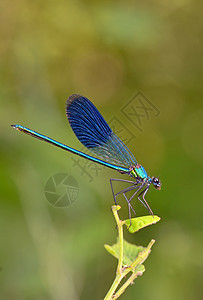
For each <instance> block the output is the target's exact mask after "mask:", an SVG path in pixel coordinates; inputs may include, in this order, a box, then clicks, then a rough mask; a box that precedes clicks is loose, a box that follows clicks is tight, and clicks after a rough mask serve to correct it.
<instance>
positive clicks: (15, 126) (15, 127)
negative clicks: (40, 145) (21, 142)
mask: <svg viewBox="0 0 203 300" xmlns="http://www.w3.org/2000/svg"><path fill="white" fill-rule="evenodd" d="M11 127H13V128H14V129H16V130H19V125H11Z"/></svg>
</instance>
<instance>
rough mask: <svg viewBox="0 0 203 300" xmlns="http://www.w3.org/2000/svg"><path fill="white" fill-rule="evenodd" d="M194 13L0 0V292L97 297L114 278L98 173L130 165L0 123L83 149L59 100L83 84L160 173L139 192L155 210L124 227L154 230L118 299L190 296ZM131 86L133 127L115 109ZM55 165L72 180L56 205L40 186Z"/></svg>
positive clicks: (196, 9)
mask: <svg viewBox="0 0 203 300" xmlns="http://www.w3.org/2000/svg"><path fill="white" fill-rule="evenodd" d="M202 26H203V20H202V10H201V8H200V2H198V1H189V0H179V1H167V0H164V1H157V0H154V1H148V0H145V1H125V2H124V1H117V2H114V1H97V2H94V1H71V0H68V1H63V0H60V1H25V0H19V1H14V2H12V3H9V2H8V1H1V3H0V36H1V38H0V39H1V40H0V66H1V72H0V103H1V105H0V114H1V118H0V128H1V129H0V133H1V135H0V139H1V149H0V151H1V155H0V162H1V168H0V198H1V202H0V232H1V235H0V245H1V246H0V267H1V269H0V294H1V296H0V298H1V299H11V300H12V299H13V300H14V299H15V300H18V299H20V300H23V299H26V300H27V299H42V300H44V299H48V300H55V299H57V300H58V299H61V300H63V299H71V300H77V299H82V300H85V299H103V297H104V295H105V294H106V292H107V291H108V289H109V287H110V285H111V283H112V281H113V279H114V275H115V270H116V263H117V262H116V260H115V259H114V258H113V257H111V256H110V255H109V254H108V253H107V252H106V251H105V249H104V247H103V245H104V244H105V243H109V244H112V243H114V242H115V240H116V233H117V232H116V228H115V222H114V219H113V216H112V213H111V211H110V208H111V205H112V204H113V198H112V195H111V190H110V185H109V179H110V178H111V177H117V178H125V179H128V177H125V176H122V175H120V174H117V173H116V172H114V171H112V170H109V169H105V168H100V167H98V166H97V167H95V166H94V165H88V164H87V163H86V162H84V161H83V160H82V159H80V161H79V163H78V162H77V163H76V162H75V160H74V159H75V157H74V156H73V155H70V154H69V153H66V152H65V151H62V150H59V149H57V148H54V147H53V146H51V145H48V144H45V143H42V142H40V141H37V140H34V139H32V138H30V137H28V136H26V135H24V134H21V133H18V132H16V131H14V130H13V129H12V128H11V127H10V124H21V125H24V126H27V127H29V128H32V129H34V130H36V131H39V132H41V133H44V134H47V135H48V136H50V137H52V138H55V139H56V140H59V141H61V142H64V143H66V144H68V145H70V146H73V147H75V148H77V149H82V147H81V145H80V143H79V141H77V139H76V137H75V136H74V134H73V133H72V130H71V128H70V126H69V124H68V122H67V120H66V116H65V111H64V108H65V100H66V99H67V97H68V96H69V95H71V94H73V93H80V94H83V95H85V96H87V97H89V98H90V99H91V100H92V101H93V102H94V104H95V105H96V106H97V108H98V109H99V110H100V111H101V113H102V114H103V116H105V119H106V120H108V121H111V122H113V123H112V126H113V127H115V129H116V127H117V129H119V133H120V135H122V136H121V137H122V139H124V140H125V142H126V143H127V145H128V147H129V148H130V149H131V151H132V152H133V154H134V155H135V157H136V158H137V160H138V161H139V162H140V163H142V164H143V165H144V166H145V168H146V170H147V171H148V172H149V174H151V175H156V176H158V175H160V178H161V181H162V183H163V186H162V190H161V191H156V190H154V189H153V188H151V189H150V191H149V193H148V195H147V199H148V200H149V203H150V205H151V207H152V209H153V211H154V213H155V214H157V215H159V216H160V217H161V218H162V221H161V222H159V224H157V225H153V226H151V227H148V228H145V229H143V230H142V231H140V232H139V233H137V234H134V235H131V234H129V233H128V232H125V237H126V239H127V240H128V241H130V242H133V243H135V244H138V245H144V246H145V245H147V244H148V242H149V241H150V240H151V239H152V238H154V239H155V240H156V243H155V245H154V247H153V251H152V253H151V255H150V257H149V258H148V260H147V261H146V262H145V266H146V272H145V273H144V275H143V276H142V277H141V278H139V279H137V280H136V282H135V285H133V286H132V287H129V288H128V289H127V290H126V292H125V294H124V295H123V296H122V299H135V298H136V299H156V300H159V299H160V300H161V299H165V300H171V299H173V300H176V299H178V300H180V299H184V300H189V299H202V295H203V288H202V286H203V285H202V278H203V272H202V271H203V270H202V268H203V259H202V253H203V234H202V229H203V225H202V223H203V218H202V212H203V201H202V174H203V149H202V145H203V143H202V129H203V105H202V97H203V85H202V78H203V72H202V70H203V68H202V67H203V60H202V53H203V40H202ZM137 93H141V94H140V95H141V98H142V99H144V97H146V98H147V99H148V100H149V102H148V103H150V105H153V107H154V109H155V110H151V111H150V112H149V116H147V114H146V112H145V111H139V110H137V112H138V113H140V114H142V115H143V116H142V117H141V130H140V129H138V127H137V126H136V125H135V124H134V123H133V122H132V121H133V120H134V121H135V120H137V119H136V116H134V115H132V114H131V117H127V116H126V115H125V114H124V113H123V108H124V107H125V106H126V105H128V104H129V101H130V100H131V99H132V98H133V97H134V96H135V95H137ZM143 95H144V96H143ZM137 100H139V99H138V98H137ZM139 101H140V100H139ZM156 110H157V111H158V112H159V113H155V111H156ZM119 122H120V123H119ZM123 125H125V128H124V127H122V126H123ZM119 126H120V127H119ZM118 127H119V128H118ZM81 166H82V167H81ZM60 172H62V173H67V174H69V175H72V176H73V178H74V179H75V180H76V181H77V183H78V188H79V194H78V197H77V200H76V201H75V202H74V203H73V204H72V205H70V206H68V207H65V208H56V207H54V206H52V205H50V203H49V202H48V201H47V200H46V197H45V194H44V186H45V183H46V181H47V180H48V178H49V177H50V176H53V175H54V174H56V173H60ZM115 188H116V189H117V190H118V189H119V188H120V189H121V185H116V187H115ZM119 203H120V204H121V205H122V210H121V216H122V217H127V208H126V203H125V202H124V200H123V199H122V198H120V200H119ZM134 204H135V208H136V210H137V212H138V215H144V214H147V213H148V212H147V211H146V210H145V209H143V208H142V207H141V205H140V204H138V203H137V201H135V203H134Z"/></svg>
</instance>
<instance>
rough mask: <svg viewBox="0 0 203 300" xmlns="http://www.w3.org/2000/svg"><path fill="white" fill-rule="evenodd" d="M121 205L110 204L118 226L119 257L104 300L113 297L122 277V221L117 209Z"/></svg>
mask: <svg viewBox="0 0 203 300" xmlns="http://www.w3.org/2000/svg"><path fill="white" fill-rule="evenodd" d="M120 208H121V207H120V206H119V205H114V206H112V211H113V215H114V218H115V220H116V224H117V228H118V241H119V258H118V266H117V271H116V278H115V280H114V282H113V284H112V286H111V288H110V290H109V291H108V293H107V295H106V297H105V298H104V300H109V299H113V294H114V292H115V290H116V289H117V287H118V285H119V283H120V282H121V280H122V279H123V276H124V275H123V274H122V262H123V224H124V222H123V221H121V220H120V219H119V216H118V213H117V211H118V210H119V209H120Z"/></svg>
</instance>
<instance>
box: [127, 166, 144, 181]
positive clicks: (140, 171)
mask: <svg viewBox="0 0 203 300" xmlns="http://www.w3.org/2000/svg"><path fill="white" fill-rule="evenodd" d="M129 171H130V174H131V176H132V177H134V178H137V177H139V178H142V179H147V178H148V175H147V172H146V171H145V169H144V168H143V166H142V165H140V164H137V165H135V166H131V167H130V169H129Z"/></svg>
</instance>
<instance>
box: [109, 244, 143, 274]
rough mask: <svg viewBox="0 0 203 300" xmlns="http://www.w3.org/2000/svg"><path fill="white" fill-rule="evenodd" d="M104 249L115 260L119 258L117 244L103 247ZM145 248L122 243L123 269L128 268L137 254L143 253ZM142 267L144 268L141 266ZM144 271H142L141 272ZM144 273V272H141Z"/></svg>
mask: <svg viewBox="0 0 203 300" xmlns="http://www.w3.org/2000/svg"><path fill="white" fill-rule="evenodd" d="M104 247H105V249H106V250H107V251H108V252H109V253H110V254H111V255H113V256H114V257H116V258H117V259H118V258H119V243H118V242H117V243H116V244H114V245H113V246H110V245H104ZM144 249H145V248H144V247H142V246H136V245H133V244H130V243H128V242H127V241H125V240H124V241H123V263H122V264H123V267H124V266H130V265H131V264H132V263H133V261H134V260H135V259H136V257H137V256H138V254H139V252H141V251H143V250H144ZM143 267H144V266H143ZM143 270H144V269H142V271H143ZM143 272H144V271H143Z"/></svg>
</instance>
